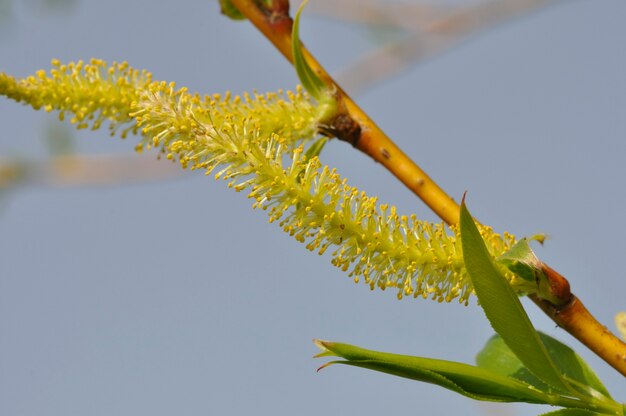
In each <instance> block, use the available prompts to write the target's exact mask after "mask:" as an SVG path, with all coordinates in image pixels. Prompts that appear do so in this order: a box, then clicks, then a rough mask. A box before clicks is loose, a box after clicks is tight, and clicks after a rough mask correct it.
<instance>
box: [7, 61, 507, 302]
mask: <svg viewBox="0 0 626 416" xmlns="http://www.w3.org/2000/svg"><path fill="white" fill-rule="evenodd" d="M0 94H2V95H5V96H7V97H9V98H12V99H14V100H16V101H20V102H24V103H26V104H30V105H32V106H33V107H34V108H36V109H38V108H42V107H43V108H45V109H46V110H48V111H51V110H58V111H60V115H61V118H63V117H64V115H65V114H66V113H70V114H71V115H72V119H71V121H72V122H73V123H76V124H77V125H78V127H79V128H80V127H92V128H94V129H95V128H98V127H100V125H101V124H102V123H103V122H104V121H106V120H108V121H109V122H110V123H111V129H112V131H113V132H116V131H120V128H121V127H122V126H123V127H124V128H123V129H122V130H121V132H120V133H121V135H122V136H125V135H126V134H127V133H128V132H135V133H141V135H142V136H143V137H142V139H141V140H140V142H139V144H138V145H137V150H144V149H150V148H156V149H158V150H159V151H160V152H161V153H163V154H165V155H166V157H167V159H170V160H174V161H177V162H179V163H180V164H181V165H182V166H183V167H184V168H189V169H192V170H201V171H204V172H205V173H206V174H210V173H212V172H215V177H216V178H221V179H224V180H226V181H227V182H228V186H229V187H231V188H233V189H235V190H236V191H243V190H246V191H247V192H248V196H249V197H250V198H251V199H253V200H254V203H253V207H254V208H259V209H262V210H265V211H266V212H267V214H268V215H269V220H270V222H274V223H277V224H278V225H279V226H280V227H281V228H282V229H283V230H284V231H285V232H287V233H288V234H289V235H291V236H293V237H294V238H295V239H296V240H297V241H300V242H302V243H303V244H305V245H306V248H307V249H309V250H311V251H316V252H318V253H319V254H323V253H325V252H329V253H330V255H331V257H332V263H333V264H334V265H335V266H337V267H338V268H340V269H341V270H343V271H345V272H347V273H348V274H349V275H350V276H351V277H352V278H353V279H354V280H355V281H356V282H358V281H361V280H362V281H363V282H364V283H366V284H367V285H368V286H369V287H370V288H371V289H375V288H379V289H382V290H386V289H391V290H394V291H396V294H397V296H398V298H402V297H405V296H412V297H424V298H428V297H430V298H432V299H434V300H437V301H439V302H442V301H446V302H449V301H452V300H453V299H458V300H459V302H462V303H466V304H467V301H468V298H469V296H470V295H471V293H472V287H471V282H470V279H469V276H468V274H467V272H466V270H465V267H464V263H463V258H462V250H461V247H460V244H461V241H460V238H459V236H458V233H457V230H456V229H448V228H447V227H446V226H445V225H444V224H442V223H441V224H432V223H428V222H424V221H420V220H418V219H417V218H416V217H415V216H405V215H400V214H398V213H397V212H396V208H395V207H393V206H389V205H386V204H379V203H378V200H377V198H375V197H370V196H368V195H366V194H365V193H364V192H362V191H359V190H358V189H356V188H354V187H351V186H350V185H348V183H347V181H346V180H345V179H343V178H342V177H341V176H339V174H338V173H337V171H336V170H335V169H332V168H329V167H328V166H322V164H321V162H320V160H319V158H317V157H311V158H309V157H307V156H306V155H305V152H304V148H305V145H306V144H307V143H308V142H310V141H311V140H312V139H314V138H315V137H316V135H317V126H318V124H319V123H320V119H321V118H322V117H323V116H325V115H326V114H325V111H321V110H320V108H319V107H321V106H317V105H316V103H314V102H313V101H312V100H311V99H310V97H308V96H307V94H306V93H304V92H303V91H302V90H301V89H298V90H297V91H296V92H295V93H291V92H287V93H283V92H279V93H278V94H267V95H259V94H253V95H247V94H244V95H243V96H240V97H239V96H237V97H231V96H230V95H229V94H226V95H225V96H223V97H222V96H219V95H212V96H200V95H197V94H195V95H194V94H190V93H188V92H187V90H186V89H185V88H180V89H177V88H176V86H175V84H173V83H169V84H168V83H165V82H155V81H152V76H151V75H150V74H149V73H148V72H146V71H137V70H135V69H132V68H131V67H129V66H128V64H126V63H121V64H117V63H114V64H113V65H111V66H107V65H106V64H105V63H104V62H102V61H97V60H94V61H91V63H89V64H83V63H81V62H79V63H71V64H68V65H61V64H60V63H58V62H53V69H52V70H51V71H50V74H49V75H48V74H46V73H45V72H43V71H40V72H39V73H38V74H37V76H34V77H28V78H26V79H22V80H15V79H14V78H12V77H10V76H7V75H5V74H0ZM480 231H481V233H482V235H483V237H484V239H485V241H486V243H487V246H488V248H489V250H490V252H491V254H492V255H493V256H498V255H500V254H502V253H504V252H505V251H507V250H508V249H509V248H510V247H511V246H512V244H514V242H515V239H514V237H513V236H511V235H508V234H504V235H503V236H501V235H499V234H496V233H494V232H493V230H491V229H490V228H488V227H482V226H481V227H480Z"/></svg>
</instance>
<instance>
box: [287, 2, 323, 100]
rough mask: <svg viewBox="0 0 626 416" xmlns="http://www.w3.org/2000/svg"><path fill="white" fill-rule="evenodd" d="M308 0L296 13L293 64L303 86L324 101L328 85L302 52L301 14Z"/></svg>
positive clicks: (292, 42) (292, 33)
mask: <svg viewBox="0 0 626 416" xmlns="http://www.w3.org/2000/svg"><path fill="white" fill-rule="evenodd" d="M306 4H307V0H305V1H303V2H302V4H301V5H300V7H299V8H298V11H297V13H296V16H295V19H294V22H293V28H292V30H291V50H292V53H293V65H294V66H295V68H296V73H297V74H298V78H299V79H300V82H301V83H302V86H303V87H304V88H305V89H306V90H307V91H308V92H309V94H311V96H312V97H313V98H315V99H316V100H317V101H322V100H324V99H325V98H326V97H325V96H326V95H327V94H326V91H327V88H326V85H325V84H324V82H323V81H322V80H321V79H320V78H319V77H318V76H317V74H316V73H315V71H313V69H311V67H310V66H309V64H308V62H307V61H306V59H305V58H304V54H303V53H302V44H301V43H300V15H301V14H302V11H303V10H304V6H306Z"/></svg>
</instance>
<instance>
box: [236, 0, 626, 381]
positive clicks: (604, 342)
mask: <svg viewBox="0 0 626 416" xmlns="http://www.w3.org/2000/svg"><path fill="white" fill-rule="evenodd" d="M231 2H232V3H233V4H234V5H235V6H236V7H237V8H238V9H239V10H240V11H241V12H242V13H243V14H244V15H245V16H246V17H247V18H248V20H250V22H252V23H253V24H254V25H255V26H256V27H257V28H258V29H259V30H260V31H261V33H263V34H264V35H265V37H267V39H269V40H270V41H271V42H272V43H273V44H274V46H275V47H276V48H277V49H278V50H279V51H280V52H281V53H282V54H283V55H284V56H285V58H287V59H288V60H289V61H290V62H292V63H293V57H292V51H291V28H292V20H291V18H290V17H289V16H288V10H289V5H288V1H286V0H274V2H273V3H272V5H271V6H268V7H264V6H262V5H261V3H262V2H256V1H254V0H231ZM303 54H304V56H305V58H306V60H307V62H308V63H309V65H310V67H311V68H313V70H314V71H315V72H316V73H317V74H318V76H319V77H320V78H321V79H322V80H323V81H324V82H325V83H326V84H327V85H329V86H331V87H332V88H334V90H335V91H336V94H337V101H338V103H339V109H340V110H339V114H338V115H337V118H336V119H335V121H334V122H333V123H332V126H330V127H331V128H332V132H333V133H334V134H336V135H337V137H338V138H339V139H342V140H346V141H348V142H350V143H351V144H352V145H353V146H354V147H356V148H357V149H359V150H361V151H362V152H364V153H366V154H368V155H369V156H371V157H372V158H373V159H374V160H375V161H377V162H379V163H381V164H382V165H384V166H385V167H386V168H387V169H388V170H389V171H390V172H391V173H392V174H393V175H394V176H396V177H397V178H398V179H399V180H400V181H401V182H402V183H404V184H405V185H406V186H407V187H408V188H409V189H410V190H411V191H413V192H414V193H415V194H416V195H417V196H418V197H419V198H420V199H421V200H422V201H424V203H426V205H428V206H429V207H430V208H431V209H432V210H433V211H434V212H435V213H436V214H437V215H438V216H439V217H440V218H441V219H442V220H443V221H445V222H446V223H447V224H449V225H454V224H458V222H459V214H460V207H459V205H458V204H457V203H456V202H455V201H454V200H452V198H451V197H450V196H448V195H447V194H446V193H445V192H444V191H443V189H441V188H440V187H439V186H438V185H437V184H436V183H435V182H434V181H433V180H432V179H431V178H430V177H429V176H428V175H427V174H426V173H425V172H424V171H423V170H422V169H421V168H420V167H419V166H418V165H417V164H416V163H415V162H413V161H412V160H411V159H410V158H409V157H408V156H407V155H406V154H404V152H402V150H400V148H398V146H396V145H395V144H394V143H393V142H392V141H391V139H390V138H389V137H388V136H387V135H386V134H385V133H384V132H383V131H382V130H381V129H380V128H379V127H378V126H377V125H376V124H375V123H374V122H373V121H372V120H371V119H370V118H369V116H368V115H367V114H366V113H365V112H364V111H363V110H361V108H360V107H359V106H358V105H357V104H356V103H355V102H354V101H353V100H352V99H351V98H350V97H349V96H348V95H347V94H346V93H345V91H343V90H342V89H341V87H340V86H339V85H337V83H336V82H335V81H334V80H333V79H332V78H331V76H330V75H329V74H328V73H327V72H326V70H325V69H324V68H323V67H322V66H321V65H320V64H319V62H317V60H316V59H315V58H314V57H313V56H312V55H311V54H310V53H309V52H308V51H307V50H306V49H305V48H303ZM543 272H544V273H545V275H546V276H547V278H548V281H549V292H550V298H551V299H552V302H549V301H547V300H545V299H541V298H539V297H538V296H536V295H533V296H531V299H532V300H533V301H534V302H535V303H536V304H537V305H538V306H539V307H540V308H541V309H542V310H543V311H544V312H545V313H546V314H547V315H548V316H550V318H552V320H554V322H556V323H557V324H558V325H559V326H561V327H562V328H563V329H565V330H566V331H567V332H569V333H570V334H572V335H573V336H574V337H576V338H577V339H578V340H579V341H580V342H582V343H583V344H584V345H586V346H587V347H588V348H589V349H591V350H592V351H593V352H594V353H596V354H597V355H598V356H599V357H601V358H602V359H603V360H605V361H606V362H607V363H608V364H610V365H611V366H613V367H614V368H615V369H616V370H617V371H619V372H620V373H622V374H623V375H625V376H626V343H624V342H622V341H621V340H620V339H619V338H617V337H616V336H615V335H613V334H612V333H611V332H610V331H609V330H608V329H607V328H606V327H604V326H603V325H602V324H600V323H599V322H598V321H597V320H596V319H595V318H594V317H593V315H591V314H590V313H589V311H588V310H587V309H586V308H585V306H584V305H583V304H582V302H581V301H580V300H579V299H578V298H577V297H576V296H574V295H573V294H572V293H571V292H570V287H569V282H568V281H567V279H565V278H564V277H563V276H561V275H560V274H559V273H558V272H556V271H555V270H554V269H552V268H550V267H549V266H547V265H545V264H544V265H543Z"/></svg>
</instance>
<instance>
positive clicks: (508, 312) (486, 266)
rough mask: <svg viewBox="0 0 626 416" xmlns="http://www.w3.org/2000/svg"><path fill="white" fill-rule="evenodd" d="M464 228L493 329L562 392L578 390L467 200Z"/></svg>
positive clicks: (472, 271)
mask: <svg viewBox="0 0 626 416" xmlns="http://www.w3.org/2000/svg"><path fill="white" fill-rule="evenodd" d="M460 228H461V243H462V248H463V259H464V261H465V267H466V268H467V272H468V274H469V276H470V279H471V280H472V285H473V286H474V290H475V291H476V295H477V296H478V299H479V301H480V305H481V307H482V308H483V310H484V312H485V315H486V316H487V319H488V320H489V322H490V323H491V326H492V327H493V329H494V330H495V331H496V332H497V333H498V334H500V336H501V337H502V339H503V340H504V342H505V343H506V344H507V345H508V347H509V348H510V349H511V351H513V353H514V354H515V355H516V356H517V357H518V358H519V359H520V361H521V362H522V363H524V365H525V367H526V368H528V369H529V370H530V371H531V372H532V373H533V374H534V375H535V376H537V377H538V378H539V379H541V380H542V381H543V382H545V383H546V384H548V385H549V386H551V387H552V388H554V389H556V390H558V391H560V392H562V393H574V391H573V389H572V388H571V387H570V386H569V385H568V384H567V382H566V381H565V380H564V379H563V377H562V376H561V374H560V372H559V370H558V369H557V368H556V365H555V364H554V362H553V361H552V360H551V359H550V356H549V355H548V352H547V350H546V348H545V346H544V345H543V343H542V342H541V340H540V339H539V336H538V335H537V331H535V328H533V325H532V323H531V322H530V319H528V315H526V312H525V311H524V308H523V307H522V304H521V302H520V301H519V299H518V297H517V294H516V293H515V292H514V291H513V289H512V288H511V285H509V282H508V281H507V280H506V278H505V277H504V276H503V275H502V273H500V270H498V268H497V267H496V265H495V264H494V262H493V260H492V258H491V255H490V254H489V251H488V250H487V247H486V246H485V242H484V241H483V239H482V237H481V235H480V232H479V231H478V228H477V227H476V224H475V223H474V219H473V218H472V216H471V215H470V213H469V211H468V210H467V207H466V206H465V203H464V202H463V204H461V222H460ZM574 394H575V393H574Z"/></svg>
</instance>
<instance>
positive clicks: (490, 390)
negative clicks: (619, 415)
mask: <svg viewBox="0 0 626 416" xmlns="http://www.w3.org/2000/svg"><path fill="white" fill-rule="evenodd" d="M316 343H317V345H318V346H319V347H320V348H322V353H321V354H319V355H318V356H329V355H335V356H338V357H341V358H344V359H345V360H346V361H334V362H331V363H329V364H347V365H352V366H356V367H361V368H366V369H370V370H375V371H380V372H384V373H387V374H392V375H395V376H399V377H404V378H408V379H411V380H417V381H423V382H426V383H431V384H435V385H438V386H441V387H444V388H446V389H448V390H452V391H454V392H456V393H459V394H462V395H464V396H467V397H470V398H472V399H475V400H485V401H497V402H527V403H543V404H546V403H553V402H554V400H555V397H554V396H552V397H551V396H550V395H549V394H546V393H543V392H541V391H539V390H537V389H535V388H533V387H532V386H529V385H528V384H526V383H524V382H522V381H519V380H516V379H514V378H512V377H507V376H503V375H501V374H498V373H496V372H493V371H489V370H485V369H482V368H479V367H474V366H471V365H468V364H463V363H457V362H452V361H445V360H436V359H432V358H423V357H411V356H407V355H399V354H390V353H384V352H377V351H371V350H366V349H364V348H359V347H355V346H353V345H348V344H341V343H335V342H327V341H316ZM329 364H327V365H329ZM327 365H326V366H327Z"/></svg>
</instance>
